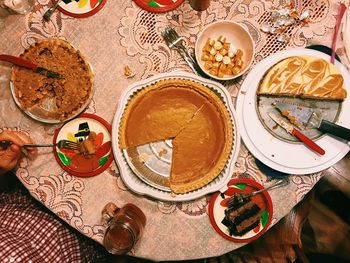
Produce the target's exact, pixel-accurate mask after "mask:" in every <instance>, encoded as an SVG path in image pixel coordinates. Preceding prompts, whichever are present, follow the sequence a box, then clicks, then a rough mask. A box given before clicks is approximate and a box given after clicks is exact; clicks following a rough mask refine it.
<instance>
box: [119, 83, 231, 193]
mask: <svg viewBox="0 0 350 263" xmlns="http://www.w3.org/2000/svg"><path fill="white" fill-rule="evenodd" d="M166 139H172V143H173V153H172V164H171V172H170V188H171V190H172V192H174V193H186V192H189V191H192V190H195V189H198V188H201V187H203V186H204V185H206V184H208V183H209V182H211V181H212V180H213V179H214V178H216V177H217V176H218V175H219V174H220V172H221V170H222V169H223V168H224V166H225V164H226V162H227V160H228V158H229V155H230V152H231V148H232V144H233V132H232V121H231V118H230V114H229V113H228V110H227V108H226V106H225V104H224V103H223V101H222V100H221V99H220V98H219V97H218V96H217V95H216V94H215V93H214V92H213V91H211V90H210V89H209V88H207V87H205V86H203V85H202V84H200V83H198V82H194V81H190V80H184V79H167V80H161V81H158V82H157V83H155V84H153V85H151V86H148V87H145V88H143V89H142V90H141V91H139V92H137V93H136V94H135V95H134V96H133V97H132V98H131V99H130V100H129V102H128V104H127V106H126V108H125V111H124V113H123V116H122V119H121V123H120V126H119V146H120V148H122V149H126V148H131V147H136V146H139V145H143V144H147V143H150V142H156V141H161V140H166Z"/></svg>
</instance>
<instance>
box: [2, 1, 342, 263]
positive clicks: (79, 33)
mask: <svg viewBox="0 0 350 263" xmlns="http://www.w3.org/2000/svg"><path fill="white" fill-rule="evenodd" d="M295 2H296V6H295V8H296V9H297V10H305V9H308V10H309V11H310V14H311V16H310V17H311V22H310V23H309V24H307V25H305V26H291V27H290V28H289V29H288V30H287V33H288V35H289V36H290V37H291V39H290V41H289V42H288V43H280V42H278V41H277V39H276V37H274V36H273V35H268V34H265V33H263V32H262V31H261V30H260V25H261V24H262V23H264V22H266V21H268V20H269V17H270V11H271V8H272V7H271V6H270V5H269V2H264V1H246V0H239V1H219V0H215V1H214V0H213V1H211V4H210V7H209V8H208V9H207V10H206V11H204V12H197V11H194V10H192V9H191V7H190V6H189V4H188V2H186V1H185V2H184V3H183V4H182V5H180V6H179V7H178V8H177V9H175V10H173V11H170V12H166V13H157V14H156V13H150V12H147V11H145V10H142V9H140V8H139V7H138V6H137V5H136V4H135V3H134V2H133V1H107V2H106V4H105V6H104V7H103V8H102V9H101V10H99V12H97V13H96V14H94V15H93V16H90V17H87V18H79V19H78V18H73V17H69V16H67V15H64V14H62V13H60V12H55V13H54V14H53V16H52V17H51V20H50V21H49V22H44V21H43V20H42V16H43V14H44V12H45V11H46V9H47V8H48V6H49V5H50V4H51V1H50V0H41V1H38V2H37V3H36V6H35V10H34V11H33V12H32V13H29V14H27V15H26V16H8V17H7V18H6V20H5V21H4V22H5V23H4V26H3V28H2V29H1V36H2V38H1V39H0V46H1V49H2V50H1V52H2V53H6V54H12V55H19V54H20V53H21V52H22V51H23V50H24V48H27V47H28V46H29V45H31V44H32V43H34V42H36V41H39V40H41V39H45V38H61V39H65V40H67V41H69V42H70V43H72V45H73V46H75V47H76V48H78V49H79V50H80V51H81V52H82V53H83V54H85V56H86V58H87V60H88V61H89V62H90V64H91V65H92V68H93V70H94V74H95V79H94V85H95V93H94V97H93V100H92V102H91V103H90V105H89V106H88V108H87V109H86V112H87V113H91V114H96V115H98V116H100V117H102V118H104V119H105V120H106V121H107V122H109V123H111V122H112V120H113V116H114V114H115V110H116V108H117V105H118V101H119V98H120V94H121V92H122V91H123V90H124V89H125V88H126V87H127V86H128V85H130V84H131V83H133V82H135V81H137V80H141V79H146V78H147V77H149V76H152V75H156V74H158V73H162V72H167V71H172V70H175V69H181V70H187V71H190V69H189V68H188V66H187V65H186V63H185V62H184V61H183V59H182V58H181V57H180V56H179V54H178V53H177V52H176V51H174V50H170V49H169V48H168V47H167V46H166V45H165V42H164V41H163V39H162V36H161V32H162V31H163V30H164V28H165V27H166V26H167V25H170V26H172V27H174V28H175V30H176V31H177V32H178V33H179V34H180V35H182V36H184V37H185V39H186V45H187V46H188V47H189V48H193V47H194V42H195V40H196V36H197V34H198V32H200V30H201V29H202V28H203V27H204V26H205V25H207V24H209V23H212V22H214V21H217V20H224V19H226V20H234V21H236V22H239V23H241V24H243V25H244V26H246V27H247V28H248V30H249V32H250V33H251V35H252V37H253V39H254V41H255V44H256V55H255V58H254V63H253V65H252V67H254V65H256V63H258V62H259V61H260V60H262V59H263V58H265V57H266V56H268V55H269V54H271V53H274V52H276V51H278V50H284V49H290V48H294V47H305V46H307V45H311V44H324V45H330V41H331V36H332V33H333V28H334V25H335V20H336V18H335V17H336V14H337V10H338V2H339V1H331V0H325V1H322V3H320V1H316V0H308V1H301V0H297V1H295ZM337 53H338V54H339V55H341V56H342V55H344V50H343V48H342V42H341V40H339V41H338V50H337ZM126 65H128V66H129V67H130V68H131V69H132V71H133V72H134V73H135V75H134V76H133V77H132V78H126V77H125V76H124V67H125V66H126ZM10 71H11V68H10V67H9V65H8V64H6V63H0V72H1V75H0V76H1V78H0V85H1V88H0V93H1V96H0V98H1V99H0V113H1V114H0V121H1V123H2V125H1V126H2V127H1V129H2V130H3V129H17V130H22V131H26V132H28V133H29V134H30V136H31V137H32V138H33V139H34V141H36V142H40V143H50V142H51V141H52V138H53V135H54V132H55V129H57V128H58V127H59V125H47V124H42V123H39V122H36V121H33V120H32V119H30V118H29V117H27V116H26V115H24V114H23V113H22V112H21V111H20V110H19V109H18V108H17V107H16V106H15V103H14V102H13V100H12V98H11V94H10V89H9V88H8V86H9V78H10ZM248 72H249V71H248ZM244 78H245V76H243V77H242V78H240V79H238V80H236V81H233V82H228V83H225V87H226V88H227V89H228V91H229V92H230V94H231V96H232V99H233V100H235V98H236V97H237V94H238V92H239V88H240V85H241V84H242V82H243V80H244ZM265 168H266V167H265ZM271 174H273V171H270V170H269V169H267V168H266V169H264V166H263V165H261V164H259V162H258V161H257V160H256V159H255V158H254V157H253V156H252V155H251V154H250V153H249V151H248V150H247V149H246V148H245V147H244V144H242V146H241V149H240V153H239V157H238V160H237V162H236V165H235V170H234V173H233V174H232V177H243V178H252V179H254V180H256V181H257V182H258V183H260V184H263V185H269V184H270V183H273V181H274V179H273V177H271V176H270V175H271ZM17 176H18V177H19V179H20V180H21V181H22V183H23V184H24V185H25V186H26V188H28V189H29V191H30V193H31V194H32V196H33V197H34V198H36V199H38V200H39V201H40V202H42V203H43V204H44V205H45V206H46V207H48V208H49V209H50V210H51V211H53V212H54V213H55V214H56V215H57V216H59V217H60V218H61V219H63V220H64V221H66V222H67V223H68V224H69V225H71V226H72V227H74V228H76V229H77V230H79V231H80V232H81V233H83V234H84V235H86V236H88V237H90V238H92V239H94V240H96V241H97V242H99V243H102V239H103V235H104V231H105V229H106V226H105V225H104V224H103V222H102V218H101V211H102V209H103V207H104V205H105V204H106V203H108V202H115V203H116V204H117V205H118V206H122V205H124V204H126V203H133V204H135V205H137V206H139V207H141V208H142V210H143V211H144V213H145V214H146V216H147V221H148V224H147V226H146V228H145V232H144V235H143V237H142V239H141V240H140V242H138V244H137V245H136V247H135V248H134V249H133V251H132V252H131V254H132V255H134V256H136V257H142V258H147V259H152V260H157V261H159V260H184V259H193V258H203V257H213V256H218V255H222V254H224V253H226V252H228V251H231V250H234V249H237V248H239V247H240V246H242V245H243V244H239V243H233V242H230V241H227V240H225V239H223V238H222V237H221V236H220V235H219V234H218V233H216V232H215V230H214V228H213V227H212V226H211V224H210V221H209V217H208V203H209V200H210V197H211V195H207V196H204V197H202V198H199V199H197V200H194V201H188V202H177V203H174V202H162V201H158V200H154V199H151V198H148V197H145V196H140V195H136V194H134V193H133V192H131V191H130V190H128V189H127V188H126V187H125V185H124V184H123V181H122V180H121V177H120V174H119V170H118V168H117V166H116V163H115V162H112V164H111V166H110V167H109V168H108V169H107V170H105V171H104V172H103V173H102V174H99V175H97V176H94V177H89V178H80V177H75V176H72V175H70V174H68V173H67V172H65V171H64V170H62V168H61V167H60V166H59V165H58V164H57V162H56V160H55V158H54V155H53V154H52V149H40V150H39V154H38V156H37V158H36V159H35V160H29V159H28V158H24V159H23V160H22V161H21V163H20V165H19V167H18V170H17ZM321 176H322V173H321V172H319V173H317V174H310V175H307V176H303V175H298V176H296V175H294V176H291V180H290V184H289V185H288V186H287V187H284V188H282V189H276V190H273V191H271V192H270V195H271V198H272V202H273V210H274V214H273V219H272V224H271V226H273V225H274V224H275V223H276V222H277V221H279V220H280V219H281V218H282V217H284V216H285V215H286V214H287V213H288V212H289V211H290V210H291V209H292V208H293V207H294V206H295V205H296V204H297V203H298V202H299V201H301V200H302V199H303V197H304V195H305V194H306V193H307V192H308V191H309V190H310V189H311V188H312V187H313V186H314V185H315V183H316V182H317V181H318V180H319V179H320V178H321ZM208 248H210V249H208Z"/></svg>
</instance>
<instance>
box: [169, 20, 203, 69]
mask: <svg viewBox="0 0 350 263" xmlns="http://www.w3.org/2000/svg"><path fill="white" fill-rule="evenodd" d="M162 36H163V38H164V40H165V42H166V44H167V46H168V47H169V48H171V49H175V50H177V51H178V52H179V54H180V55H181V57H182V58H183V59H184V60H185V61H186V62H187V64H188V65H189V67H190V68H191V69H192V70H193V72H194V73H196V74H197V75H202V74H201V73H202V71H201V69H200V68H199V66H198V64H197V62H196V61H195V59H194V58H193V57H192V56H191V55H190V54H189V53H188V51H187V49H186V47H185V46H184V45H183V40H184V38H183V37H180V36H179V35H178V33H177V32H176V31H175V29H173V28H172V27H170V26H167V27H165V30H164V31H163V33H162Z"/></svg>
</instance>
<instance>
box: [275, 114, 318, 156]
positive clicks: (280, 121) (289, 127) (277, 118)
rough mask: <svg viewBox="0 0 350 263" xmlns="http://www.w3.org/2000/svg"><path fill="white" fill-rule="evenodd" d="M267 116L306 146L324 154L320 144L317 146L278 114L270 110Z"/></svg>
mask: <svg viewBox="0 0 350 263" xmlns="http://www.w3.org/2000/svg"><path fill="white" fill-rule="evenodd" d="M269 116H270V118H271V119H273V121H274V122H276V123H277V124H278V125H279V126H281V127H282V128H283V129H285V130H286V131H287V132H288V133H290V134H292V135H294V136H295V137H297V138H298V139H299V140H300V141H302V142H303V143H304V144H305V145H306V146H307V147H309V148H310V149H311V150H314V151H315V152H317V153H319V154H321V155H324V154H325V150H323V149H322V148H321V147H320V146H318V145H317V144H316V143H315V142H313V141H312V140H311V139H310V138H308V137H307V136H306V135H305V134H303V133H301V132H300V131H299V130H297V129H296V128H294V127H293V125H292V124H289V123H287V122H285V121H284V120H283V119H282V118H281V117H280V116H278V115H277V114H275V113H273V112H270V113H269Z"/></svg>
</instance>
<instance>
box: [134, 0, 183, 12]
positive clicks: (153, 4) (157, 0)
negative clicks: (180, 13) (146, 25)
mask: <svg viewBox="0 0 350 263" xmlns="http://www.w3.org/2000/svg"><path fill="white" fill-rule="evenodd" d="M134 2H135V3H136V4H137V5H138V6H139V7H141V8H142V9H144V10H147V11H150V12H155V13H161V12H167V11H171V10H173V9H175V8H177V7H178V6H179V5H181V4H182V3H183V2H184V0H134Z"/></svg>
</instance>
